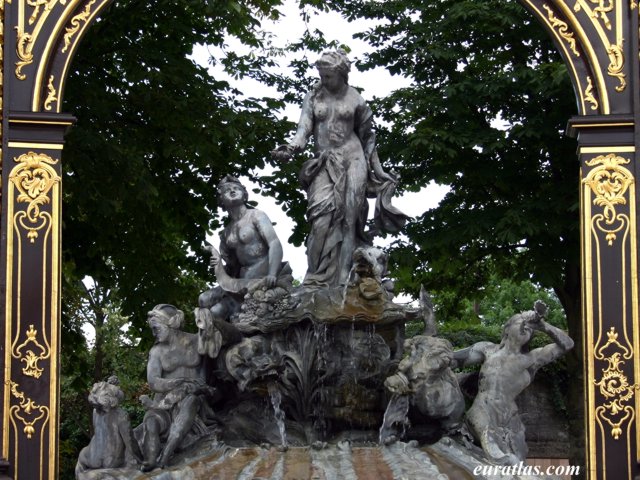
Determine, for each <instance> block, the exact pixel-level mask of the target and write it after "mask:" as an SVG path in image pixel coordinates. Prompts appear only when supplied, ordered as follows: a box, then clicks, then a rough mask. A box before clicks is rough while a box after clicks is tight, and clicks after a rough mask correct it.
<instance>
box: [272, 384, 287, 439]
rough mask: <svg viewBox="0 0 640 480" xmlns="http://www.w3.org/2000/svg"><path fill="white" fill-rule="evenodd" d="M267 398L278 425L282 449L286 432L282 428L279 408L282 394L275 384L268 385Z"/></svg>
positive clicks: (282, 413)
mask: <svg viewBox="0 0 640 480" xmlns="http://www.w3.org/2000/svg"><path fill="white" fill-rule="evenodd" d="M269 397H270V398H271V405H273V417H274V418H275V420H276V424H277V425H278V431H279V432H280V442H281V445H282V447H284V448H286V447H287V432H286V431H285V426H284V410H282V409H281V408H280V403H281V402H282V394H281V393H280V390H278V387H277V386H276V384H275V383H269Z"/></svg>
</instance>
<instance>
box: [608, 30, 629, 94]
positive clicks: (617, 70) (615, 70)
mask: <svg viewBox="0 0 640 480" xmlns="http://www.w3.org/2000/svg"><path fill="white" fill-rule="evenodd" d="M607 54H608V55H609V61H610V63H609V66H608V67H607V73H608V74H609V76H611V77H616V78H617V79H618V81H619V82H620V85H618V86H617V87H616V92H623V91H624V89H625V88H627V80H626V79H625V77H626V76H625V74H624V73H622V69H623V68H624V53H623V52H622V41H621V42H620V44H619V45H614V44H612V45H610V46H609V48H608V49H607Z"/></svg>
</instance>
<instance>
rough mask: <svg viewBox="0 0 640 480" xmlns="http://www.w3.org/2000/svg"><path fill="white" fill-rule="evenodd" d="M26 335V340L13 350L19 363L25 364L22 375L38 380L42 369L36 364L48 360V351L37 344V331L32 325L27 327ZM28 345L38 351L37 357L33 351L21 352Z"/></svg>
mask: <svg viewBox="0 0 640 480" xmlns="http://www.w3.org/2000/svg"><path fill="white" fill-rule="evenodd" d="M26 335H27V339H26V340H25V341H24V342H22V343H21V344H20V345H18V347H17V348H16V350H15V354H16V358H19V359H20V361H21V362H24V363H25V364H26V366H25V367H24V368H23V369H22V373H24V374H25V375H27V376H28V377H34V378H40V377H41V376H42V372H43V369H42V368H40V367H39V366H38V362H39V361H40V360H45V359H47V358H49V351H48V349H47V348H45V347H44V346H42V345H41V344H40V343H39V342H38V340H37V338H36V337H37V336H38V331H37V330H35V329H34V328H33V325H29V329H28V330H27V332H26ZM30 343H31V344H33V346H34V347H36V348H37V349H39V350H40V353H39V354H38V355H36V354H35V352H34V351H33V350H27V351H26V353H23V352H22V351H23V349H24V348H25V347H26V346H27V345H28V344H30Z"/></svg>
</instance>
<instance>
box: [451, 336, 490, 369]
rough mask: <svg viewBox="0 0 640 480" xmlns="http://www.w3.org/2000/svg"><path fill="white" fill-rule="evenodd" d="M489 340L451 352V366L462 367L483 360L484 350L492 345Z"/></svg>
mask: <svg viewBox="0 0 640 480" xmlns="http://www.w3.org/2000/svg"><path fill="white" fill-rule="evenodd" d="M494 346H495V344H493V343H491V342H478V343H475V344H473V345H471V346H470V347H467V348H463V349H461V350H456V351H455V352H453V362H452V365H451V367H452V368H462V367H467V366H469V365H477V364H479V363H482V362H484V360H485V352H486V350H487V349H488V348H490V347H494Z"/></svg>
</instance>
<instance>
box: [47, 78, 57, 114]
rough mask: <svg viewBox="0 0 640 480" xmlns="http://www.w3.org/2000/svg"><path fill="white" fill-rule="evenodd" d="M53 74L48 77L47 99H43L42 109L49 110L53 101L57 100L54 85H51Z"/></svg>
mask: <svg viewBox="0 0 640 480" xmlns="http://www.w3.org/2000/svg"><path fill="white" fill-rule="evenodd" d="M53 80H54V76H53V75H51V77H49V83H48V84H47V92H48V94H47V99H46V100H45V101H44V109H45V110H47V111H50V110H51V104H52V103H53V102H57V101H58V96H57V95H58V94H57V92H56V87H55V86H54V85H53Z"/></svg>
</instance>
